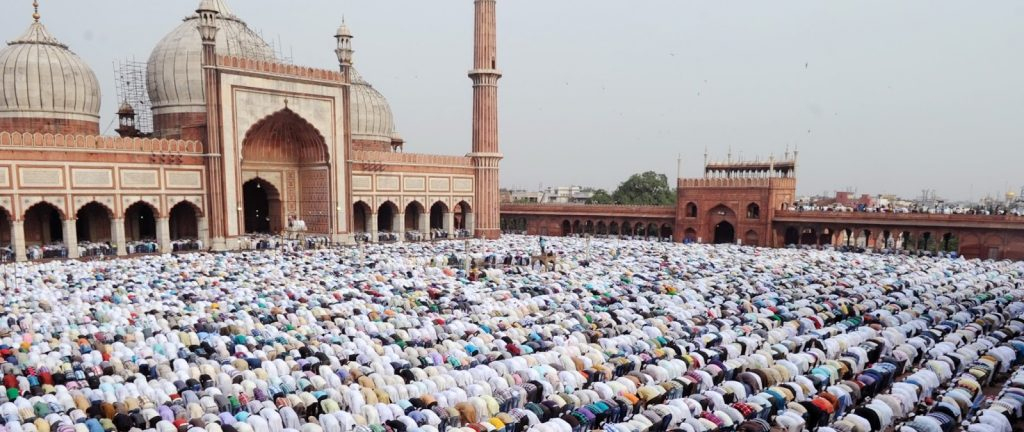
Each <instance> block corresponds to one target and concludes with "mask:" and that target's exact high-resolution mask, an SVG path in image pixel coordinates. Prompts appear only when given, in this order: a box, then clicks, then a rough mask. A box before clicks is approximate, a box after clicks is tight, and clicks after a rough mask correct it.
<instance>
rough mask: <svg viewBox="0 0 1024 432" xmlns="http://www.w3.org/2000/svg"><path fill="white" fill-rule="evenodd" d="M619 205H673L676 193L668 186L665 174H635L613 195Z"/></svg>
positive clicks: (648, 172) (650, 172)
mask: <svg viewBox="0 0 1024 432" xmlns="http://www.w3.org/2000/svg"><path fill="white" fill-rule="evenodd" d="M612 199H613V200H614V201H615V203H617V204H632V205H672V204H675V202H676V192H675V190H674V189H672V188H671V187H670V186H669V184H668V177H667V176H665V174H658V173H656V172H654V171H647V172H644V173H640V174H633V175H632V176H630V177H629V179H628V180H626V181H624V182H622V184H620V185H619V187H618V189H615V192H614V193H612Z"/></svg>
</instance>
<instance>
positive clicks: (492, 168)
mask: <svg viewBox="0 0 1024 432" xmlns="http://www.w3.org/2000/svg"><path fill="white" fill-rule="evenodd" d="M475 2H476V23H475V28H474V37H473V70H471V71H469V77H470V78H471V79H472V80H473V152H472V153H470V154H469V156H470V157H471V158H472V159H473V167H474V170H475V175H476V180H475V181H474V184H473V187H474V191H475V196H476V202H475V203H473V205H474V207H475V211H474V213H475V214H474V215H473V216H474V224H473V227H472V229H473V233H474V236H475V237H477V238H486V239H496V238H498V237H499V236H501V230H500V227H499V225H498V212H499V209H498V205H499V203H498V201H499V193H498V162H499V161H500V160H501V157H502V156H501V153H499V152H498V79H499V78H501V72H499V71H498V60H497V54H498V46H497V45H498V41H497V24H496V19H495V9H496V8H495V2H496V0H475Z"/></svg>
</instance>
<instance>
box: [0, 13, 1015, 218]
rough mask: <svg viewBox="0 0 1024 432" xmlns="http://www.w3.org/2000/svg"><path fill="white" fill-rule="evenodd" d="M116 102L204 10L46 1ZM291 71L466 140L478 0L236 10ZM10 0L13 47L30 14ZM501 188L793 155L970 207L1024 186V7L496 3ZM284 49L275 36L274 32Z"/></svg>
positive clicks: (435, 137) (439, 144)
mask: <svg viewBox="0 0 1024 432" xmlns="http://www.w3.org/2000/svg"><path fill="white" fill-rule="evenodd" d="M41 3H42V10H41V12H42V15H43V22H44V23H45V24H46V25H47V26H48V27H49V29H50V31H51V32H52V33H53V34H54V35H55V36H57V37H58V38H59V39H61V40H62V41H63V42H65V43H67V44H69V45H70V46H71V48H72V50H74V51H75V52H76V53H78V54H79V55H81V56H82V57H84V58H85V59H86V61H88V62H89V63H90V64H91V65H92V66H93V68H94V69H95V70H96V73H97V75H98V77H99V79H100V82H101V83H102V85H103V92H104V94H103V97H104V99H103V108H102V109H103V113H104V118H103V123H102V125H101V129H103V130H106V131H108V132H109V133H113V132H112V131H113V127H111V128H107V125H108V124H110V123H111V121H112V120H113V115H112V114H113V112H114V111H115V110H116V108H117V105H118V104H117V100H116V96H115V92H114V74H113V67H112V61H113V60H115V59H120V58H125V57H130V56H135V58H136V59H139V60H145V59H147V58H148V57H149V52H150V50H151V49H152V47H153V46H154V45H155V44H156V42H157V41H158V40H160V38H161V37H163V36H164V34H166V33H167V32H169V31H170V30H171V29H172V28H174V27H175V26H176V25H177V24H178V22H179V21H180V20H181V18H182V17H184V16H185V15H187V14H188V13H189V12H190V11H192V10H194V9H195V7H196V5H198V3H199V2H198V0H161V1H154V0H147V1H128V0H89V1H81V0H42V1H41ZM229 4H230V6H231V7H232V9H233V10H234V12H235V13H236V14H237V15H239V16H240V17H241V18H242V19H244V20H245V21H246V22H248V24H249V25H250V26H251V27H253V28H255V29H257V30H260V31H262V33H263V34H264V37H265V38H266V39H268V40H271V39H272V40H273V41H274V44H279V46H280V47H281V48H282V50H283V51H284V52H285V54H287V55H290V56H291V57H292V58H293V60H294V62H295V63H298V64H303V65H309V66H316V67H322V68H335V67H336V63H337V60H336V59H335V56H334V53H333V51H332V50H333V48H334V39H333V38H332V36H333V34H334V31H335V29H336V28H337V26H338V24H339V23H340V21H341V17H342V15H345V16H346V17H347V20H348V23H349V25H350V26H351V27H352V29H353V32H354V33H355V35H356V39H355V49H356V66H357V67H358V68H359V69H360V71H361V72H362V74H363V75H364V76H365V77H366V78H367V80H368V81H370V82H371V83H372V84H373V85H374V86H375V87H376V88H377V89H379V90H380V91H381V92H383V93H384V95H385V96H387V97H388V99H389V100H390V102H391V108H392V110H393V111H394V113H395V118H396V122H397V126H398V130H399V132H400V133H401V134H402V135H403V136H404V138H405V139H406V142H407V144H406V151H409V152H429V153H446V154H463V153H466V152H468V151H469V149H470V131H471V130H470V118H471V109H470V108H471V91H472V89H471V85H470V80H469V79H468V78H467V77H466V72H467V70H468V69H469V68H470V66H471V61H472V57H471V54H472V24H473V4H472V1H471V0H432V1H425V0H344V1H338V0H316V1H313V0H293V1H281V0H229ZM30 5H31V1H30V0H4V1H3V13H2V14H0V29H2V30H0V37H2V38H3V39H5V40H10V39H12V38H14V37H17V36H18V35H20V34H21V32H22V31H23V30H24V29H25V27H26V26H27V25H28V24H29V22H30V20H31V18H30V15H31V7H30ZM498 8H499V9H498V11H499V17H498V20H499V23H498V25H499V29H498V31H499V33H498V34H499V54H498V65H499V68H501V69H502V71H503V72H504V74H505V77H504V78H503V79H502V80H501V93H500V113H501V114H500V115H501V118H500V120H501V150H502V152H503V153H504V154H505V160H504V161H503V162H502V175H501V178H502V186H505V187H522V188H530V189H534V188H537V187H538V186H539V185H541V184H543V185H544V186H554V185H570V184H576V185H593V186H597V187H605V188H613V187H615V186H616V185H617V184H618V183H619V182H620V181H622V180H623V179H625V178H626V177H627V176H628V175H630V174H632V173H634V172H638V171H643V170H655V171H658V172H662V173H665V174H667V175H669V177H674V176H675V173H676V156H677V154H679V153H682V155H683V158H684V169H683V175H684V176H698V175H700V172H701V164H702V162H703V153H704V148H705V147H708V148H709V149H710V152H711V154H712V157H713V158H724V157H725V155H726V153H727V150H728V148H729V147H730V146H731V147H732V149H733V154H734V156H736V157H739V156H740V155H741V154H742V156H743V157H745V158H752V157H754V156H755V155H759V156H761V157H762V158H767V157H768V155H769V154H771V153H775V154H776V155H777V156H781V154H782V153H783V152H784V151H785V148H786V145H787V144H789V145H791V146H799V149H800V168H799V176H798V177H799V189H800V190H799V191H800V193H802V194H804V193H819V192H823V191H832V190H835V189H844V188H847V187H852V188H854V189H856V190H857V191H859V192H865V193H898V194H904V195H911V196H916V195H918V194H920V191H921V190H922V189H925V188H929V189H936V190H937V191H938V192H939V194H940V195H943V196H946V197H949V198H954V199H962V198H968V197H969V196H971V193H972V191H973V196H974V197H975V198H977V197H980V196H983V195H985V194H990V193H1002V192H1004V191H1005V190H1006V189H1007V188H1010V189H1015V190H1016V189H1018V188H1020V187H1021V186H1024V169H1022V161H1024V25H1022V23H1024V2H1021V1H1020V0H988V1H984V2H969V1H934V0H915V1H893V0H876V1H857V2H851V1H824V0H806V1H771V2H767V1H757V2H754V1H749V2H719V1H704V2H691V1H682V0H633V1H622V0H620V1H606V0H499V1H498ZM278 40H280V43H278V42H277V41H278Z"/></svg>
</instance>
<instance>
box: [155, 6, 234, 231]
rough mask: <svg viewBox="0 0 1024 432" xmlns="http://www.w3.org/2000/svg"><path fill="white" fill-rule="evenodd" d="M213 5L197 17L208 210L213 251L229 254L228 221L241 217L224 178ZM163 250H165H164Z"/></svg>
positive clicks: (215, 25) (197, 11) (217, 11)
mask: <svg viewBox="0 0 1024 432" xmlns="http://www.w3.org/2000/svg"><path fill="white" fill-rule="evenodd" d="M210 5H212V3H208V2H203V3H202V4H200V5H199V9H197V10H196V13H197V14H198V15H199V24H198V25H197V26H196V29H197V30H198V31H199V37H200V39H201V40H202V42H203V48H202V59H201V64H202V66H203V76H202V80H203V89H204V90H205V94H206V148H205V153H206V155H205V159H206V173H207V183H206V185H207V198H208V199H207V206H206V207H207V210H208V214H209V216H210V219H209V232H210V237H211V239H210V248H211V249H213V250H226V249H227V241H226V238H227V236H228V232H227V231H228V229H227V226H228V225H227V218H228V214H230V215H231V217H235V218H237V217H238V214H237V213H234V212H231V211H229V210H228V206H227V197H226V192H225V190H226V187H227V183H228V182H227V180H226V179H225V178H224V155H223V153H224V150H223V145H222V143H221V124H220V105H221V104H220V75H219V72H218V71H217V69H216V66H217V50H216V47H217V32H218V31H219V28H218V27H217V16H218V15H219V14H220V11H219V10H216V9H215V8H213V7H210ZM161 247H162V246H161Z"/></svg>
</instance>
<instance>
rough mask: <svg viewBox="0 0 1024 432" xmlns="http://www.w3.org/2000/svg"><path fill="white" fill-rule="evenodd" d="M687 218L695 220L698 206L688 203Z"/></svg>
mask: <svg viewBox="0 0 1024 432" xmlns="http://www.w3.org/2000/svg"><path fill="white" fill-rule="evenodd" d="M686 217H688V218H695V217H697V204H694V203H692V202H691V203H686Z"/></svg>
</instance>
